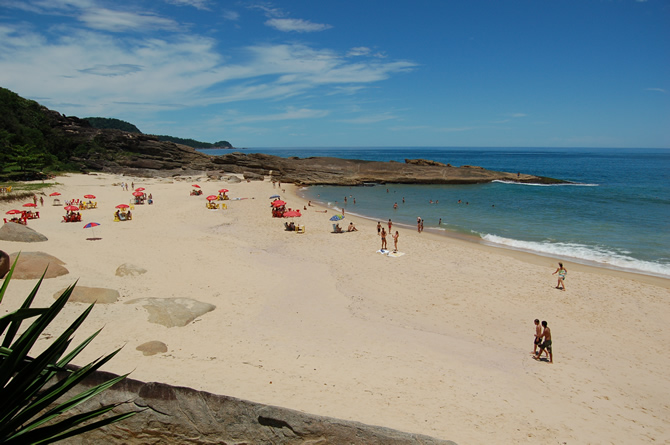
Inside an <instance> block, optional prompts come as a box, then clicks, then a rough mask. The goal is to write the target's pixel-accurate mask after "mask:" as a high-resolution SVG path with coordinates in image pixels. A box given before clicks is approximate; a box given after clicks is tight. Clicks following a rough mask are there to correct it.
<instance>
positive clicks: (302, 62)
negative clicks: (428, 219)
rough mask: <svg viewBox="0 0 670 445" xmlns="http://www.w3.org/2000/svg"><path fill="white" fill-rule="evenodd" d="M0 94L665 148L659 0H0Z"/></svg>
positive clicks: (162, 110)
mask: <svg viewBox="0 0 670 445" xmlns="http://www.w3.org/2000/svg"><path fill="white" fill-rule="evenodd" d="M0 86H2V87H4V88H8V89H10V90H12V91H14V92H16V93H18V94H20V95H21V96H23V97H26V98H30V99H33V100H36V101H38V102H40V103H41V104H43V105H45V106H47V107H49V108H51V109H54V110H57V111H60V112H62V113H64V114H67V115H74V116H79V117H86V116H101V117H114V118H118V119H122V120H125V121H128V122H131V123H133V124H135V125H137V126H138V127H139V128H140V130H142V131H143V132H144V133H151V134H168V135H172V136H178V137H184V138H194V139H197V140H202V141H207V142H215V141H219V140H228V141H230V142H231V143H232V144H233V145H235V146H236V147H302V146H313V147H316V146H456V147H477V146H479V147H481V146H503V147H535V146H537V147H644V148H669V147H670V2H668V1H667V0H646V1H642V0H577V1H571V0H532V1H531V0H508V1H503V0H434V1H427V0H425V1H424V0H414V1H395V2H388V1H376V0H338V1H333V0H331V1H327V0H320V1H317V0H303V1H275V2H256V1H215V0H153V1H148V0H130V1H127V0H114V1H107V0H21V1H17V0H0Z"/></svg>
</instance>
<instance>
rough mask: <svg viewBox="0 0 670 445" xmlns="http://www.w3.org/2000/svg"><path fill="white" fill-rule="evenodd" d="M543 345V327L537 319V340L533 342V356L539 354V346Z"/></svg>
mask: <svg viewBox="0 0 670 445" xmlns="http://www.w3.org/2000/svg"><path fill="white" fill-rule="evenodd" d="M540 343H542V327H541V326H540V320H538V319H537V318H536V319H535V340H534V341H533V345H534V346H533V355H535V354H537V346H538V345H539V344H540Z"/></svg>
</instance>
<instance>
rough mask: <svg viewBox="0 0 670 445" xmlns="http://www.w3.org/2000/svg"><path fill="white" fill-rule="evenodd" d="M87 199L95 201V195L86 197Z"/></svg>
mask: <svg viewBox="0 0 670 445" xmlns="http://www.w3.org/2000/svg"><path fill="white" fill-rule="evenodd" d="M84 198H86V199H95V195H84Z"/></svg>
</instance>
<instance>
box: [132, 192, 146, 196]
mask: <svg viewBox="0 0 670 445" xmlns="http://www.w3.org/2000/svg"><path fill="white" fill-rule="evenodd" d="M133 196H144V193H142V192H133Z"/></svg>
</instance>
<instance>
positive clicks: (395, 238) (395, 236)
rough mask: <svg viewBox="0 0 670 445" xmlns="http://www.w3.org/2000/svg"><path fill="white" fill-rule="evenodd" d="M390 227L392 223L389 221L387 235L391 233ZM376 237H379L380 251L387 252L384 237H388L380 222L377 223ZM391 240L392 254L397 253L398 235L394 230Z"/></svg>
mask: <svg viewBox="0 0 670 445" xmlns="http://www.w3.org/2000/svg"><path fill="white" fill-rule="evenodd" d="M391 227H393V222H392V221H391V220H390V219H389V231H388V233H391ZM377 235H379V236H380V237H381V239H382V248H381V250H388V247H387V243H386V236H387V235H388V234H387V233H386V229H384V228H383V227H382V223H381V222H380V221H377ZM391 237H392V238H393V252H397V251H398V238H400V233H398V231H397V230H396V231H395V233H394V234H392V235H391Z"/></svg>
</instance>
